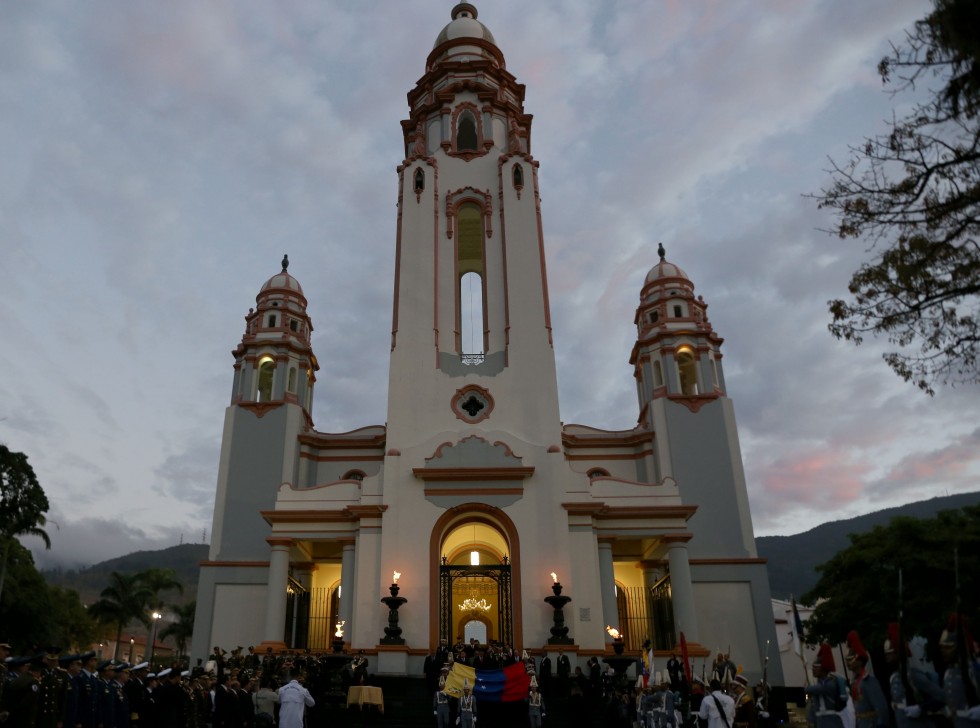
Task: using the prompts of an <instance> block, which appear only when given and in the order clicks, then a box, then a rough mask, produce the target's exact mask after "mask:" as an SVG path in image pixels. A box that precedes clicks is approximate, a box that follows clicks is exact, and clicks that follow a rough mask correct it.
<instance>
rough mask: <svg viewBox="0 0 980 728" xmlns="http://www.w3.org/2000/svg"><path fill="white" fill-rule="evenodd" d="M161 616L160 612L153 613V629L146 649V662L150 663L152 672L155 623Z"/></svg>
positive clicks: (155, 635)
mask: <svg viewBox="0 0 980 728" xmlns="http://www.w3.org/2000/svg"><path fill="white" fill-rule="evenodd" d="M162 616H163V615H162V614H160V612H154V613H153V627H152V628H151V630H150V644H149V645H147V648H146V655H147V657H146V661H147V662H149V663H150V669H151V670H153V648H154V647H155V646H156V643H157V622H158V621H159V619H160V617H162Z"/></svg>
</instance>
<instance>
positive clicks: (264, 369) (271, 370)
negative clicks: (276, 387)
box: [255, 357, 276, 402]
mask: <svg viewBox="0 0 980 728" xmlns="http://www.w3.org/2000/svg"><path fill="white" fill-rule="evenodd" d="M275 374H276V363H275V362H274V361H272V359H270V358H269V357H265V358H263V359H262V360H261V361H260V362H259V383H258V386H257V387H256V390H255V401H256V402H269V401H271V400H272V381H273V379H274V378H275Z"/></svg>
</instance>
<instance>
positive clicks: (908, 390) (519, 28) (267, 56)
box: [0, 0, 980, 564]
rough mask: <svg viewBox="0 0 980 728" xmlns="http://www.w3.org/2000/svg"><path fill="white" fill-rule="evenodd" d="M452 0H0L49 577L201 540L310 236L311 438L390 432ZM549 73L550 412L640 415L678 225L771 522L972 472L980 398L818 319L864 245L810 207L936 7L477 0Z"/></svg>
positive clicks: (9, 384) (15, 266)
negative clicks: (414, 102) (398, 329)
mask: <svg viewBox="0 0 980 728" xmlns="http://www.w3.org/2000/svg"><path fill="white" fill-rule="evenodd" d="M452 4H453V3H452V1H451V0H444V1H443V0H397V1H396V0H387V2H363V1H359V2H354V0H344V1H341V0H277V2H269V1H268V0H234V1H232V0H214V1H213V2H200V0H167V2H158V0H87V2H85V3H79V2H76V1H75V0H51V1H50V2H44V3H35V2H4V3H2V4H0V159H2V173H0V290H2V295H0V372H2V377H0V441H2V442H4V443H5V444H6V445H7V446H8V447H10V448H12V449H14V450H19V451H23V452H25V453H27V454H28V455H29V457H30V462H31V463H32V464H33V466H34V469H35V470H36V472H37V474H38V476H39V478H40V481H41V483H42V485H43V487H44V489H45V491H46V492H47V494H48V497H49V498H50V501H51V511H50V514H49V515H50V518H51V521H52V523H51V524H50V526H49V529H48V531H49V533H50V534H51V537H52V542H53V548H52V550H51V552H49V553H43V552H41V551H40V550H36V553H37V556H38V557H39V561H40V563H42V564H50V563H55V562H60V563H68V564H70V563H82V564H85V563H91V562H94V561H97V560H101V559H105V558H110V557H113V556H118V555H121V554H124V553H127V552H129V551H131V550H134V549H137V548H158V547H162V546H168V545H173V544H176V543H178V542H180V541H184V542H202V541H204V540H205V539H206V538H207V537H209V536H210V527H211V512H212V504H213V493H214V487H215V480H216V469H217V459H218V448H219V443H220V435H221V427H222V418H223V414H224V409H225V407H226V405H227V403H228V400H229V397H230V393H231V383H232V364H233V359H232V357H231V356H230V353H229V352H230V351H231V349H233V348H234V347H235V345H236V344H237V342H238V341H239V339H240V338H241V335H242V332H243V325H244V320H243V316H244V315H245V313H246V312H247V311H248V309H249V307H250V306H251V305H253V304H254V298H255V294H256V293H257V292H258V289H259V287H260V286H261V284H262V283H263V281H265V279H266V278H268V277H269V276H271V275H272V274H274V273H276V272H277V271H278V270H279V260H280V258H281V257H282V254H283V253H284V252H288V253H289V256H290V260H291V261H292V265H291V267H290V273H293V274H294V275H295V276H296V277H297V278H298V279H299V280H300V282H301V283H302V284H303V286H304V288H305V291H306V294H307V296H308V298H309V300H310V313H311V315H312V317H313V322H314V325H315V327H316V332H315V338H314V347H315V351H316V353H317V356H318V358H319V360H320V362H321V365H322V370H321V372H320V376H319V380H318V383H317V390H316V401H315V405H314V419H315V421H316V426H317V429H318V430H321V431H325V432H336V431H345V430H349V429H353V428H356V427H360V426H363V425H369V424H380V423H383V422H384V419H385V409H386V404H385V402H386V385H387V366H388V345H389V340H390V339H389V333H390V326H391V295H392V290H391V288H392V286H391V284H392V271H393V263H394V240H395V193H396V175H395V167H396V166H397V165H398V164H399V162H400V161H401V159H402V154H403V150H402V142H401V133H400V126H399V122H400V120H402V119H403V118H406V117H407V106H406V101H405V94H406V93H407V92H408V91H409V90H410V89H411V88H412V87H413V85H414V84H415V82H416V81H417V80H418V78H419V77H420V76H421V75H422V73H423V71H424V64H425V58H426V55H427V54H428V52H429V50H430V49H431V47H432V43H433V41H434V39H435V37H436V35H437V34H438V32H439V30H440V29H441V28H442V27H443V26H444V25H445V24H446V23H447V22H448V21H449V11H450V8H451V7H452ZM478 7H479V9H480V20H481V21H483V22H484V23H485V24H486V25H487V26H488V27H489V28H490V29H491V31H492V32H493V33H494V35H495V36H496V39H497V42H498V44H499V46H500V48H501V49H502V51H503V52H504V54H505V56H506V59H507V67H508V69H509V70H510V71H511V72H512V73H514V74H515V75H516V76H517V77H518V79H519V80H520V81H521V82H523V83H525V84H526V85H527V97H526V110H527V111H528V112H529V113H532V114H534V117H535V121H534V128H533V135H534V136H533V151H534V155H535V157H536V158H537V159H538V160H539V161H540V163H541V174H540V183H541V190H542V200H543V202H542V209H543V217H544V228H545V236H546V246H547V255H548V271H549V275H550V285H551V293H552V299H551V300H552V307H553V309H552V313H553V318H554V328H555V348H556V353H557V358H558V374H559V385H560V388H561V397H562V418H563V420H564V421H565V422H577V423H583V424H588V425H592V426H597V427H606V428H613V429H622V428H629V427H631V426H632V425H633V424H634V423H635V422H636V417H637V404H636V399H635V390H634V385H633V378H632V371H631V368H630V366H629V364H628V357H629V352H630V348H631V346H632V343H633V337H634V335H635V329H634V328H633V325H632V321H633V314H634V310H635V306H636V303H637V301H638V295H639V289H640V285H641V282H642V280H643V277H644V275H645V274H646V271H647V270H648V269H649V267H650V266H652V265H653V264H654V263H655V262H656V260H657V257H656V252H655V251H656V247H657V243H658V242H660V241H662V242H663V243H664V245H665V247H666V249H667V251H668V253H667V255H668V259H669V260H671V261H673V262H676V263H678V264H679V265H680V266H681V267H683V268H684V269H685V270H686V271H687V272H688V274H689V275H690V276H691V277H692V279H693V280H694V282H695V285H696V286H697V293H699V294H702V295H703V296H704V297H705V299H706V300H707V301H708V302H709V304H710V308H709V311H708V313H709V317H710V320H711V322H712V324H713V325H714V327H715V329H716V331H718V332H719V333H720V335H721V336H723V337H724V338H725V340H726V342H725V345H724V348H723V351H724V353H725V367H726V375H727V381H728V386H729V394H730V396H731V397H732V398H733V400H734V402H735V407H736V413H737V417H738V421H739V426H740V437H741V444H742V449H743V456H744V461H745V467H746V474H747V478H748V483H749V493H750V497H751V502H752V509H753V517H754V522H755V528H756V533H757V535H767V534H790V533H796V532H799V531H802V530H806V529H808V528H810V527H812V526H814V525H817V524H819V523H822V522H824V521H826V520H832V519H837V518H842V517H849V516H853V515H857V514H860V513H865V512H869V511H872V510H877V509H879V508H883V507H887V506H891V505H897V504H900V503H903V502H908V501H912V500H919V499H922V498H929V497H933V496H937V495H944V494H947V493H954V492H963V491H969V490H976V489H977V482H978V480H977V478H978V475H980V429H978V425H977V418H976V411H977V410H976V402H977V394H978V392H977V390H976V389H970V388H960V389H956V390H955V391H941V392H940V393H939V394H937V396H936V397H934V398H929V397H927V396H926V395H924V394H922V393H920V392H919V391H918V390H916V389H914V388H913V387H911V386H910V385H907V384H904V383H903V382H901V381H900V380H899V379H898V378H897V377H896V376H895V375H893V374H892V373H891V371H890V370H889V369H888V368H887V367H886V366H885V365H884V364H883V363H882V362H881V359H880V356H881V352H882V349H881V348H880V347H878V346H877V345H875V344H873V343H872V344H868V345H865V346H863V347H861V348H855V347H853V346H851V345H846V344H842V343H839V342H837V341H835V340H834V339H833V338H832V337H831V336H830V335H829V334H828V333H827V323H828V313H827V306H826V302H827V300H828V299H830V298H833V297H837V296H840V295H842V294H843V292H844V291H845V286H846V282H847V280H848V278H849V273H850V272H851V271H853V269H855V268H856V266H857V265H858V264H859V262H860V261H861V259H862V257H863V256H865V255H866V252H865V250H864V247H863V246H862V245H861V244H860V243H857V244H856V243H853V242H842V241H840V240H838V239H836V238H834V237H831V236H828V235H826V234H824V233H822V232H820V230H821V229H824V228H826V227H828V226H830V225H831V224H832V220H831V219H830V218H829V217H827V215H826V213H824V212H822V211H820V210H818V209H817V207H816V204H815V203H814V202H813V201H812V200H810V199H807V198H806V197H805V196H804V194H805V193H808V192H813V191H816V190H818V189H819V188H820V187H821V185H823V184H825V183H826V182H827V179H828V178H827V174H826V172H825V169H826V168H827V166H828V163H827V157H828V156H832V157H834V158H837V159H843V158H845V156H846V151H847V145H848V144H849V143H858V142H860V141H861V139H862V138H863V137H864V136H865V135H868V134H871V133H874V132H875V131H880V130H882V129H883V128H884V120H886V119H887V118H889V117H890V116H891V113H892V112H891V109H892V107H893V105H896V104H897V105H899V108H902V106H901V105H902V104H903V103H905V102H904V101H903V100H902V99H892V98H890V97H889V96H888V95H887V94H886V93H884V92H883V90H882V86H881V82H880V79H879V78H878V76H877V75H876V73H875V65H876V63H877V61H878V59H879V58H880V57H881V56H882V55H883V54H884V53H885V51H886V50H887V47H888V46H887V44H888V42H889V40H896V41H897V40H900V39H901V38H902V34H903V29H904V28H907V27H909V26H910V24H911V23H912V22H913V21H914V20H915V19H916V18H919V17H921V16H923V15H924V14H925V13H926V11H927V10H928V8H929V7H930V4H929V3H928V2H927V1H926V0H861V2H854V0H744V1H741V0H684V2H680V0H561V2H558V1H557V0H539V1H537V2H533V3H532V2H527V0H493V2H489V1H488V0H484V2H480V3H478Z"/></svg>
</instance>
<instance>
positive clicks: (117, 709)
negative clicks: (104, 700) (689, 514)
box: [109, 662, 129, 728]
mask: <svg viewBox="0 0 980 728" xmlns="http://www.w3.org/2000/svg"><path fill="white" fill-rule="evenodd" d="M128 682H129V665H127V664H126V663H125V662H124V663H121V664H119V665H116V667H115V670H114V672H113V677H112V681H111V682H110V683H109V688H110V690H111V693H112V714H113V719H112V720H113V725H114V726H115V728H129V699H128V698H127V697H126V683H128Z"/></svg>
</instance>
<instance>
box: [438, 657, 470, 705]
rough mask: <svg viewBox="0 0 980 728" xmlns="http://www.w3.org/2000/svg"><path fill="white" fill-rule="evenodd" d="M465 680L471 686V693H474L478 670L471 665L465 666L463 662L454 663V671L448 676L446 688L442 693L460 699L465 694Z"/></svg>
mask: <svg viewBox="0 0 980 728" xmlns="http://www.w3.org/2000/svg"><path fill="white" fill-rule="evenodd" d="M464 680H465V681H466V682H467V684H468V685H469V686H470V692H472V691H473V686H474V685H475V684H476V669H475V668H472V667H470V666H469V665H464V664H463V663H462V662H454V663H453V669H452V670H450V671H449V674H448V675H447V676H446V686H445V687H444V688H443V689H442V692H444V693H446V694H447V695H452V696H453V697H454V698H458V697H459V696H460V695H462V694H463V681H464Z"/></svg>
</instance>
